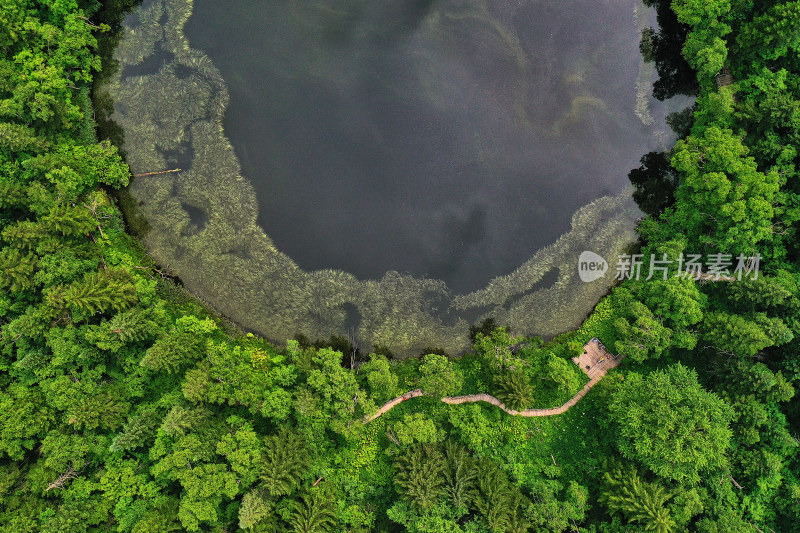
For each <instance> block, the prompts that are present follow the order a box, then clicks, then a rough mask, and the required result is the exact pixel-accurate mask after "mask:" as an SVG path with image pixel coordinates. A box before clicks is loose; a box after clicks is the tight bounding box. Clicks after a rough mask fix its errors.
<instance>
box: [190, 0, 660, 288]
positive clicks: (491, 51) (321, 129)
mask: <svg viewBox="0 0 800 533" xmlns="http://www.w3.org/2000/svg"><path fill="white" fill-rule="evenodd" d="M637 6H639V7H640V8H641V6H640V4H639V3H638V2H633V1H601V0H581V1H570V0H543V1H503V0H499V1H492V2H488V1H487V2H481V1H471V2H464V1H436V0H428V1H419V0H415V1H409V0H392V1H384V0H338V1H291V0H281V1H275V0H271V1H253V0H226V1H224V2H220V1H217V0H195V2H194V12H193V14H192V15H191V17H190V18H189V19H188V22H187V23H186V26H185V33H186V36H187V37H188V41H189V43H190V45H191V46H192V47H193V48H196V49H199V50H202V51H203V52H204V53H205V54H207V55H208V56H209V57H210V59H211V60H212V62H213V64H214V66H215V67H216V68H218V69H219V71H220V72H221V74H222V77H223V78H224V80H225V83H226V85H227V90H228V92H229V94H230V102H229V104H228V108H227V111H226V113H225V115H224V129H225V133H226V134H227V137H228V139H229V140H230V142H231V144H232V145H233V148H234V150H235V152H236V155H237V156H238V159H239V161H240V163H241V166H242V171H243V175H244V176H245V178H247V179H248V180H249V181H250V182H251V183H252V185H253V187H254V188H255V191H256V197H257V202H258V222H259V224H260V225H261V226H262V227H263V228H264V230H265V231H266V233H267V234H268V235H269V236H270V237H271V239H272V240H273V241H274V243H275V245H276V247H277V248H278V249H279V250H280V251H282V252H284V253H286V254H287V255H288V256H289V257H291V258H292V259H293V260H294V261H295V262H296V263H297V264H298V265H299V266H300V267H301V268H303V269H304V270H307V271H313V270H318V269H326V268H334V269H340V270H343V271H345V272H350V273H353V274H354V275H356V276H357V277H358V278H359V279H379V278H381V277H382V276H383V275H384V274H385V273H386V272H387V271H389V270H396V271H399V272H401V273H408V274H411V275H413V276H415V277H420V278H421V277H426V278H435V279H442V280H444V281H445V282H446V283H447V286H448V287H449V288H450V289H451V290H453V291H455V292H456V293H465V292H468V291H472V290H476V289H478V288H480V287H483V286H485V285H486V284H487V282H489V280H491V279H493V278H495V277H496V276H500V275H505V274H508V273H510V272H512V271H513V270H514V269H515V268H517V267H518V266H519V265H521V264H522V263H523V262H524V261H525V260H526V259H528V258H529V257H531V255H532V254H533V252H535V251H536V250H537V249H539V248H541V247H543V246H545V245H548V244H550V243H552V242H554V241H555V240H556V239H557V238H558V237H559V235H561V234H563V233H565V232H566V231H567V230H568V229H569V226H570V219H571V217H572V215H573V213H574V212H575V211H576V209H578V208H579V207H581V206H584V205H586V204H587V203H589V202H590V201H592V200H593V199H595V198H598V197H600V196H602V195H604V194H615V193H617V192H619V191H620V190H621V189H622V188H623V186H624V185H626V184H627V177H626V176H627V173H628V171H629V170H630V169H631V168H633V167H635V166H637V163H638V160H639V158H640V157H641V156H642V155H643V154H644V153H646V152H648V151H650V150H652V149H657V148H659V147H660V146H661V144H662V143H663V142H664V139H663V137H662V138H658V136H657V135H656V129H655V128H654V127H653V126H652V125H646V124H645V122H647V120H644V121H643V120H642V117H641V116H637V113H636V105H637V81H639V79H640V65H641V59H640V56H639V53H638V45H639V29H640V28H639V27H638V26H637V19H636V16H635V11H634V10H635V8H637ZM642 9H643V8H642ZM648 89H649V88H648ZM640 99H641V96H640ZM652 112H653V114H654V115H659V113H661V114H662V115H663V111H661V112H660V111H659V109H658V108H653V111H652ZM656 122H657V123H658V120H657V121H656ZM661 122H662V123H663V120H662V121H661Z"/></svg>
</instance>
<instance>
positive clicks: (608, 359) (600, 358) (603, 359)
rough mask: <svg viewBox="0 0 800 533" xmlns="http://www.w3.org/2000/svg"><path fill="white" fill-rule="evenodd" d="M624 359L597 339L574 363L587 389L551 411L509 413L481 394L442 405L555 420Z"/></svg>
mask: <svg viewBox="0 0 800 533" xmlns="http://www.w3.org/2000/svg"><path fill="white" fill-rule="evenodd" d="M623 358H624V356H622V355H620V356H615V355H614V354H612V353H611V352H609V351H608V350H607V349H606V347H605V346H604V345H603V343H602V342H600V341H599V340H598V339H596V338H595V339H592V340H591V341H589V342H588V343H586V345H585V346H584V347H583V352H582V353H581V355H579V356H578V357H573V358H572V360H573V361H574V362H575V364H576V365H578V366H579V367H580V368H581V370H583V371H584V373H586V375H587V376H589V383H587V384H586V385H584V387H583V388H582V389H581V390H580V391H579V392H578V393H577V394H576V395H575V396H573V397H572V398H570V399H569V400H567V401H566V402H565V403H564V405H560V406H558V407H550V408H548V409H525V410H524V411H516V410H514V409H509V408H508V407H506V406H505V404H504V403H503V402H501V401H500V400H498V399H497V398H495V397H494V396H492V395H491V394H486V393H481V394H469V395H467V396H445V397H444V398H442V401H443V402H444V403H446V404H449V405H459V404H462V403H472V402H486V403H490V404H492V405H494V406H495V407H498V408H500V409H502V410H503V411H505V412H506V413H508V414H510V415H512V416H524V417H534V416H553V415H560V414H563V413H566V412H567V410H569V408H570V407H572V406H573V405H575V404H576V403H578V402H579V401H580V399H581V398H583V397H584V396H586V393H588V392H589V391H590V390H591V388H592V387H594V386H595V385H596V384H597V382H598V381H600V380H601V379H603V378H604V377H605V375H606V373H608V371H609V370H610V369H612V368H614V367H616V366H619V363H620V361H622V359H623ZM418 396H424V394H423V392H422V390H421V389H415V390H413V391H410V392H407V393H405V394H403V395H401V396H397V397H396V398H392V399H391V400H389V401H388V402H386V403H385V404H383V405H382V406H381V408H380V409H378V411H377V412H376V413H375V414H373V415H371V416H368V417H366V418H365V419H364V421H365V422H372V421H373V420H375V419H376V418H378V417H380V416H381V415H383V414H384V413H386V412H388V411H389V410H391V409H392V408H394V407H396V406H397V405H399V404H401V403H402V402H404V401H406V400H409V399H411V398H416V397H418Z"/></svg>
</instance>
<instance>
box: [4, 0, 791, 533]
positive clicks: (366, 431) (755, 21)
mask: <svg viewBox="0 0 800 533" xmlns="http://www.w3.org/2000/svg"><path fill="white" fill-rule="evenodd" d="M134 3H135V0H106V1H105V2H104V3H103V4H101V2H99V1H98V0H48V1H40V0H5V1H4V2H2V5H0V45H2V49H3V50H2V55H0V74H1V75H0V328H1V332H0V531H8V532H20V533H21V532H52V533H61V532H76V533H79V532H109V531H118V532H135V533H152V532H169V531H208V532H220V533H221V532H225V531H244V532H251V531H252V532H298V533H299V532H331V533H333V532H352V533H355V532H369V531H375V532H387V533H388V532H400V531H408V532H412V533H415V532H417V533H423V532H425V533H434V532H436V533H457V532H464V533H505V532H508V533H516V532H527V531H545V532H594V533H612V532H614V533H616V532H638V531H655V532H660V533H669V532H681V531H697V532H702V533H739V532H741V533H744V532H762V533H764V532H781V533H783V532H792V531H800V454H799V453H798V444H799V443H800V441H799V440H798V439H800V429H799V428H800V409H799V408H800V401H798V397H797V395H796V394H795V386H796V384H797V383H798V382H800V238H799V235H798V231H799V230H800V177H798V169H797V166H798V164H799V163H800V156H798V146H800V31H798V28H800V2H795V1H790V2H786V1H774V0H761V1H759V2H754V1H752V0H674V1H673V2H671V3H669V2H666V1H661V2H659V1H658V0H647V1H646V3H648V4H651V5H653V6H655V7H656V8H657V10H658V16H659V23H660V24H659V25H660V27H661V30H660V31H658V30H649V31H645V32H644V33H643V38H642V50H643V53H646V54H649V56H650V57H651V59H652V60H653V61H654V62H655V63H656V67H657V69H658V71H659V74H660V76H661V79H660V80H659V83H657V84H656V87H655V92H656V96H657V97H659V98H668V97H670V96H673V95H675V94H690V95H696V103H695V105H694V108H693V110H692V112H691V115H689V114H688V113H684V114H682V115H680V116H674V117H672V122H673V123H674V124H676V125H678V126H679V127H678V126H676V131H679V132H680V137H681V138H680V140H679V141H678V142H677V144H676V146H675V147H674V149H673V150H671V151H670V152H668V153H663V154H648V156H645V157H644V158H643V159H642V167H641V168H639V169H636V170H634V171H633V172H632V173H631V180H632V182H633V184H634V186H635V189H636V192H635V195H636V199H637V201H638V202H639V204H640V206H641V208H642V210H643V211H645V212H646V213H647V216H646V217H644V218H643V219H642V221H641V223H640V225H639V228H638V231H639V234H640V237H641V242H640V248H641V249H640V250H639V252H637V253H641V254H642V255H643V256H644V257H650V256H651V254H654V255H655V256H656V257H659V258H664V260H668V261H669V262H670V265H672V266H670V267H669V270H668V272H666V274H668V275H665V276H663V277H662V276H661V272H659V273H658V274H656V275H653V276H647V274H648V270H649V269H650V268H655V267H654V266H653V265H652V264H644V265H643V267H642V270H643V273H644V274H645V275H643V276H640V277H639V279H634V278H633V277H631V278H630V279H626V280H624V281H622V282H621V283H619V284H618V285H617V286H616V287H615V288H614V289H613V290H612V291H611V292H610V293H609V294H608V295H607V296H606V297H605V298H604V299H603V300H602V301H600V303H599V304H598V305H597V307H596V308H595V310H594V312H593V313H592V314H591V315H590V316H589V317H588V318H587V319H586V321H585V322H584V323H583V324H582V326H581V327H580V328H578V329H577V330H575V331H571V332H568V333H565V334H563V335H560V336H558V337H556V338H554V339H551V340H548V341H547V342H545V341H543V340H542V339H538V338H521V337H517V336H515V335H514V333H513V332H512V331H510V330H509V329H508V328H505V327H503V325H502V324H495V323H494V322H493V321H492V320H486V321H484V322H483V323H482V324H477V325H475V326H473V328H472V329H471V331H470V339H471V341H472V347H471V349H470V350H469V351H467V352H466V353H464V354H445V353H443V351H442V350H441V349H438V348H437V347H430V348H428V349H426V350H424V351H423V353H421V354H420V356H419V357H418V358H409V359H403V360H399V359H395V358H393V357H392V354H391V352H390V351H389V350H387V349H386V348H385V347H381V346H376V347H373V348H372V349H371V350H369V349H368V350H365V349H364V348H363V347H362V348H361V349H359V350H357V349H356V348H355V347H354V346H352V345H351V343H350V342H349V340H348V339H346V338H333V339H329V340H310V339H307V338H305V337H303V336H298V337H297V338H295V339H288V340H285V342H283V343H280V344H278V343H271V342H268V341H267V340H265V339H263V338H260V337H258V336H256V335H254V334H252V333H246V332H244V331H242V330H241V329H240V328H239V327H238V326H236V324H233V323H232V322H230V321H229V320H227V319H226V318H225V317H223V316H220V315H219V314H217V313H216V312H215V311H213V309H211V308H210V307H209V306H207V305H205V304H204V303H203V302H202V301H200V300H199V299H197V298H196V297H194V296H192V295H191V294H189V293H188V292H187V291H185V290H184V289H183V288H182V286H181V284H180V282H179V281H178V280H175V279H172V278H171V277H170V276H169V275H168V273H167V272H166V271H165V270H164V269H163V268H161V267H160V266H159V265H157V264H155V263H154V262H153V260H152V259H150V258H149V257H148V256H147V254H146V253H145V251H144V250H143V248H142V245H141V244H140V243H139V242H138V241H137V240H136V239H135V238H134V237H132V236H131V235H130V234H129V233H128V231H127V226H126V221H125V220H124V218H123V216H122V214H121V212H120V210H119V208H118V206H117V203H118V195H117V191H118V190H120V189H122V188H124V187H125V186H127V185H128V183H129V182H130V180H131V179H132V178H131V173H130V170H129V168H128V166H127V165H126V164H125V162H124V159H123V155H124V154H121V153H120V152H119V150H118V148H117V147H116V145H115V144H114V142H112V141H115V140H116V136H117V135H118V134H119V132H114V130H113V124H110V123H108V121H107V116H106V113H105V112H104V110H103V106H104V105H107V103H105V104H104V103H103V102H98V101H94V102H93V99H92V94H93V90H94V87H95V83H97V80H98V79H100V78H101V77H102V76H103V75H104V74H103V70H104V69H105V70H106V71H107V70H108V69H112V68H113V62H111V61H110V60H109V57H110V56H109V52H108V50H109V49H110V47H112V46H113V41H114V32H115V29H116V28H117V27H118V25H119V24H120V21H121V18H120V17H121V15H120V13H121V8H125V7H127V6H129V5H132V4H134ZM678 48H680V49H681V50H682V58H678V59H677V60H676V59H675V57H674V55H671V54H670V53H669V52H671V51H674V50H675V49H678ZM727 73H729V76H728V77H727V78H725V77H724V76H720V74H727ZM98 132H102V133H98ZM692 254H702V255H703V256H709V255H712V254H719V255H722V256H725V257H729V258H733V260H734V262H735V258H736V257H754V256H756V255H758V256H759V257H760V268H759V269H758V271H756V272H749V273H747V275H745V276H742V277H741V279H736V278H732V279H727V278H726V279H724V280H721V281H720V280H718V281H709V280H707V279H695V278H693V277H687V276H678V275H676V274H677V272H676V265H678V264H679V263H680V261H682V260H683V258H684V257H688V256H689V255H692ZM650 273H651V274H652V273H653V272H650ZM648 277H649V278H650V279H646V278H648ZM595 337H597V338H600V339H602V340H603V342H604V343H605V344H606V346H608V348H609V350H611V351H612V352H614V353H618V354H624V355H625V358H624V360H622V362H621V364H620V366H619V367H617V368H615V369H613V370H611V371H610V372H609V373H608V375H607V376H606V377H605V378H604V379H603V380H602V381H600V382H598V383H597V384H596V386H594V388H592V390H591V391H590V392H589V393H588V394H587V395H586V396H585V397H584V398H583V399H581V401H580V402H579V403H577V404H576V405H575V406H573V407H572V408H571V409H569V410H568V411H567V412H565V413H563V414H560V415H557V416H550V417H531V418H527V417H519V416H513V415H509V414H507V413H505V412H503V411H502V410H500V409H498V408H497V407H495V406H493V405H490V404H488V403H485V402H480V403H463V404H459V405H450V404H447V403H444V402H442V401H440V400H441V399H442V398H443V397H447V396H455V395H467V394H477V393H489V394H493V395H494V396H496V397H497V398H498V399H500V400H501V401H502V402H503V403H504V404H505V405H506V406H508V407H509V408H511V409H517V410H521V409H525V408H548V407H555V406H559V405H561V404H563V403H564V402H565V401H567V400H568V399H569V398H571V397H572V396H573V395H574V394H576V393H577V392H578V391H580V390H581V388H582V387H583V386H584V385H585V384H586V382H587V381H588V378H587V377H586V375H585V374H584V373H583V372H581V371H580V369H579V368H577V367H576V366H575V365H574V364H573V363H572V361H571V360H570V359H571V357H573V356H576V355H578V354H579V353H580V352H581V349H582V347H583V346H584V344H585V343H587V342H589V341H590V340H591V339H592V338H595ZM370 352H372V353H370ZM412 390H414V391H419V394H418V397H415V398H413V399H410V400H409V401H404V402H402V403H400V404H399V405H397V406H396V407H395V408H393V409H391V410H390V411H387V412H386V413H385V414H383V415H382V416H380V417H377V418H373V415H375V414H376V413H377V411H378V409H379V407H380V406H381V405H383V404H384V403H385V402H387V401H389V400H391V399H392V398H394V397H396V396H398V395H400V394H404V393H407V392H409V391H412Z"/></svg>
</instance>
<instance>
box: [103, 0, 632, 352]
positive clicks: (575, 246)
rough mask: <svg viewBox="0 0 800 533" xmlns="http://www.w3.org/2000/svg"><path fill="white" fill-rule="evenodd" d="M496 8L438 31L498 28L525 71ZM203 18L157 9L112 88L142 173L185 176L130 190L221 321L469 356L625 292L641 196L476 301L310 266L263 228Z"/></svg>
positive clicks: (582, 214)
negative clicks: (617, 267)
mask: <svg viewBox="0 0 800 533" xmlns="http://www.w3.org/2000/svg"><path fill="white" fill-rule="evenodd" d="M482 5H483V4H482V3H481V2H477V3H476V4H475V6H477V7H473V8H471V9H464V10H463V11H462V12H460V13H459V12H453V13H450V14H449V15H448V16H447V17H445V18H444V19H442V20H441V21H439V22H438V24H440V25H448V26H452V25H454V24H456V22H457V21H458V20H459V19H460V18H463V19H465V20H468V21H470V23H471V24H478V23H479V22H480V20H481V18H483V19H485V21H486V27H485V31H486V32H488V33H491V34H494V35H496V36H497V41H496V42H497V47H498V48H505V49H506V50H507V52H508V54H509V57H510V61H511V62H512V63H516V64H518V66H519V68H520V69H521V70H522V71H524V70H525V69H526V66H525V64H524V58H521V56H520V53H519V50H518V44H517V43H516V42H515V41H514V39H513V38H512V37H510V36H509V35H508V34H507V33H506V32H505V31H504V30H503V27H502V25H501V24H500V23H499V22H498V21H496V20H494V19H489V18H488V14H487V11H486V9H485V6H483V7H481V6H482ZM191 10H192V2H191V0H153V1H149V2H145V3H144V4H143V6H142V7H141V8H140V10H139V12H138V24H136V25H135V26H133V27H130V26H129V27H126V29H125V30H124V31H125V36H124V38H123V39H122V40H121V44H120V46H119V48H118V49H117V51H116V60H117V61H118V62H119V63H120V68H119V69H118V74H117V75H116V76H115V77H114V78H113V79H112V80H111V82H110V83H109V84H108V86H107V91H108V92H109V95H110V96H111V97H112V98H113V99H114V101H115V102H116V104H115V113H114V116H113V118H114V120H115V121H117V122H118V123H119V125H120V126H121V127H122V128H123V130H124V131H125V146H124V148H125V150H126V152H127V157H128V162H129V164H130V165H131V168H132V169H133V171H134V172H135V173H144V172H151V171H158V170H162V169H168V168H175V167H179V168H182V169H183V170H182V171H181V172H177V173H171V174H162V175H153V176H147V177H140V178H137V179H135V180H134V181H133V183H132V185H131V186H130V193H131V195H132V197H133V198H134V199H135V200H136V203H137V204H138V205H137V209H138V210H139V211H140V214H141V215H143V216H144V217H145V218H146V220H147V221H148V223H149V230H148V231H147V233H146V234H145V235H143V236H142V238H143V240H144V243H145V244H146V246H147V248H148V250H149V251H150V253H151V254H152V255H153V257H155V259H156V260H157V261H158V262H160V263H161V264H163V265H166V266H167V267H169V269H171V271H173V272H175V273H176V274H177V275H178V276H180V278H181V279H182V281H183V282H184V284H185V285H186V286H187V287H188V288H189V289H190V290H192V291H193V292H195V293H197V294H198V295H200V296H201V297H202V298H204V299H205V300H207V301H208V302H209V303H210V304H212V305H213V306H214V307H216V308H217V309H218V310H219V311H220V312H222V313H224V314H226V315H227V316H229V317H231V318H232V319H234V320H235V321H237V322H238V323H240V324H241V325H243V326H244V327H246V328H249V329H252V330H255V331H258V332H260V333H262V334H264V335H265V336H267V337H269V338H272V339H276V340H282V339H286V338H289V337H292V336H294V335H296V334H303V335H305V336H307V337H309V338H327V337H329V336H331V335H335V334H336V335H341V334H343V333H344V332H346V331H347V330H348V328H354V329H355V335H356V340H357V342H358V343H359V344H360V345H361V346H362V347H372V346H373V345H384V346H388V347H390V348H391V349H392V350H393V351H394V352H395V353H396V354H398V355H416V354H418V353H419V352H420V350H422V349H424V348H426V347H432V346H433V347H441V348H443V349H445V350H446V351H447V352H449V353H459V352H460V351H462V350H464V349H465V348H466V347H467V346H468V338H467V333H468V326H469V325H470V324H471V323H474V322H476V321H478V320H481V319H482V318H485V317H488V316H494V317H495V318H496V320H497V322H498V323H500V324H508V325H510V326H511V327H512V328H513V330H514V332H515V333H516V334H536V335H543V336H551V335H555V334H558V333H561V332H563V331H565V330H567V329H570V328H573V327H576V326H577V325H578V324H579V323H580V322H581V320H582V319H583V318H584V317H585V316H586V315H587V314H588V313H589V311H590V310H591V309H592V308H593V307H594V305H595V303H596V302H597V301H598V300H599V299H600V297H601V296H602V295H603V294H604V293H605V292H606V291H607V290H608V288H609V287H610V285H611V284H612V283H613V259H612V258H614V257H616V255H617V254H619V253H621V252H622V251H623V250H624V249H625V248H627V247H628V246H630V244H631V243H632V242H633V241H634V240H635V238H636V236H635V232H634V230H633V226H634V219H635V217H636V216H637V213H638V212H637V211H636V209H635V207H634V205H633V202H632V201H631V200H630V192H629V191H623V192H621V193H620V194H618V195H616V196H606V197H603V198H600V199H598V200H595V201H594V202H592V203H590V204H589V205H586V206H585V207H583V208H581V209H579V210H578V211H577V212H576V213H575V215H574V216H573V218H572V224H571V228H570V230H569V231H568V232H567V233H565V234H564V235H563V236H561V238H559V239H558V241H557V242H555V243H553V244H552V245H551V246H548V247H546V248H544V249H541V250H539V251H537V252H536V253H535V254H533V256H532V257H530V259H528V260H527V261H526V262H525V263H524V264H523V265H521V266H520V267H519V268H517V269H516V270H514V271H513V272H512V273H510V274H508V275H506V276H502V277H499V278H496V279H494V280H492V281H491V282H490V283H489V284H488V285H487V286H486V287H485V288H483V289H481V290H478V291H475V292H472V293H469V294H460V295H456V294H453V293H452V292H451V291H450V290H449V289H448V287H447V286H446V284H445V283H444V282H443V281H441V280H435V279H419V278H414V277H412V276H409V275H402V274H399V273H397V272H387V273H386V274H385V275H384V276H383V278H382V279H380V280H368V281H362V280H359V279H357V278H356V277H355V276H353V275H351V274H349V273H347V272H343V271H336V270H320V271H314V272H306V271H303V270H302V269H300V268H299V267H298V266H297V265H296V264H295V263H294V262H293V261H292V259H291V258H290V257H288V256H287V255H285V254H284V253H282V252H281V251H280V250H278V249H277V248H276V247H275V246H274V244H273V242H272V240H271V239H270V237H269V236H268V235H267V234H266V233H265V232H264V230H263V229H262V228H261V227H260V226H259V225H258V224H257V216H258V211H257V203H256V197H255V193H254V191H253V188H252V186H251V185H250V183H249V182H248V181H247V180H246V179H245V178H244V177H243V176H242V172H241V169H240V165H239V162H238V160H237V157H236V154H235V153H234V150H233V147H232V146H231V144H230V142H229V141H228V140H227V138H226V136H225V132H224V130H223V126H222V118H223V114H224V111H225V109H226V106H227V102H228V93H227V90H226V87H225V82H224V80H223V79H222V76H221V75H220V73H219V71H218V70H217V69H216V68H215V67H214V65H213V64H212V62H211V61H210V60H209V59H208V57H206V56H205V55H204V54H203V53H202V52H200V51H198V50H195V49H192V48H191V47H190V46H189V44H188V42H187V40H186V38H185V36H184V34H183V25H184V24H185V23H186V21H187V19H188V18H189V16H190V15H191ZM476 21H477V22H476ZM430 24H433V23H430ZM148 65H152V66H153V67H152V71H150V72H147V71H146V68H144V67H146V66H148ZM143 70H144V71H143ZM521 78H524V76H522V75H521ZM523 97H524V90H519V89H514V90H513V91H512V97H511V100H512V105H511V107H512V108H513V109H514V110H515V112H520V111H519V110H520V109H524V107H525V103H524V102H523V101H522V98H523ZM586 98H588V97H585V98H584V99H586ZM597 105H598V106H600V105H602V102H600V103H597ZM531 231H536V228H531ZM583 250H592V251H594V252H596V253H598V254H600V255H601V256H603V257H606V258H607V259H609V262H610V263H611V264H612V267H611V268H610V269H609V270H610V271H609V272H607V273H606V276H605V277H604V278H602V279H600V280H597V281H595V282H592V283H583V282H581V281H580V279H579V278H578V272H577V258H578V256H579V255H580V253H581V251H583Z"/></svg>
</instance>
